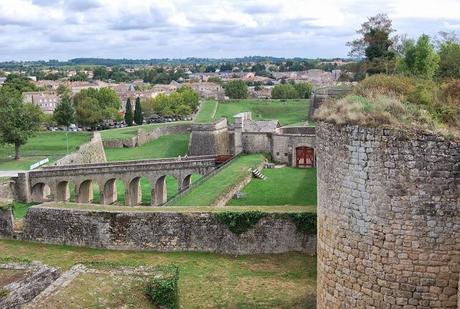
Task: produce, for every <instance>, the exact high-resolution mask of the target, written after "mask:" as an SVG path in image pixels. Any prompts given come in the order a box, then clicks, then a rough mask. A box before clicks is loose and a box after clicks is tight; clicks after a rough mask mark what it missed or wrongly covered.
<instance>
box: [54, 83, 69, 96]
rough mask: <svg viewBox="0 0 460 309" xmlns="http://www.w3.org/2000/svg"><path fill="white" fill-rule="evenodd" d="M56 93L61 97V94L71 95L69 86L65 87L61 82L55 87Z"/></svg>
mask: <svg viewBox="0 0 460 309" xmlns="http://www.w3.org/2000/svg"><path fill="white" fill-rule="evenodd" d="M56 93H57V95H58V96H60V97H61V98H62V96H64V95H66V96H69V97H70V96H71V95H72V91H71V90H70V89H69V87H66V86H64V85H62V84H60V85H59V86H58V87H57V89H56Z"/></svg>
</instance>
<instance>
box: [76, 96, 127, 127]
mask: <svg viewBox="0 0 460 309" xmlns="http://www.w3.org/2000/svg"><path fill="white" fill-rule="evenodd" d="M88 98H89V99H91V100H90V101H88ZM88 102H92V103H94V104H95V106H91V110H92V111H95V112H96V114H95V115H94V117H93V116H91V115H89V114H88V113H86V112H84V111H83V110H82V109H79V107H80V105H82V104H83V105H84V106H87V104H88ZM73 104H74V107H75V110H76V111H77V112H78V110H80V111H81V113H80V114H79V116H78V117H77V120H78V121H79V122H78V123H81V124H84V125H89V126H92V127H94V125H95V124H97V123H94V121H95V120H96V119H100V122H102V121H103V120H105V119H115V118H116V117H117V113H116V112H115V111H118V110H119V109H120V106H121V101H120V99H119V98H118V96H117V94H116V92H115V91H114V90H113V89H110V88H101V89H95V88H89V89H83V90H81V91H80V92H79V93H77V94H76V95H75V96H74V97H73ZM85 116H88V117H89V118H88V119H83V117H85Z"/></svg>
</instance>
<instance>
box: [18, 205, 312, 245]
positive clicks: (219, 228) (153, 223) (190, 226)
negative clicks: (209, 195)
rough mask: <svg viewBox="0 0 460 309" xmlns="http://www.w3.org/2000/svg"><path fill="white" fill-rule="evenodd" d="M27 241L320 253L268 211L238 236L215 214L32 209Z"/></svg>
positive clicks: (292, 226)
mask: <svg viewBox="0 0 460 309" xmlns="http://www.w3.org/2000/svg"><path fill="white" fill-rule="evenodd" d="M22 237H23V238H24V239H27V240H34V241H39V242H45V243H51V244H69V245H77V246H89V247H98V248H111V249H130V250H131V249H133V250H155V251H201V252H217V253H226V254H259V253H282V252H288V251H299V252H305V253H308V254H315V252H316V236H315V235H305V234H302V233H299V232H297V229H296V226H295V224H294V223H293V222H292V221H290V220H289V219H284V218H277V217H276V216H274V215H268V216H267V217H264V218H262V219H260V221H259V222H258V223H257V224H256V225H255V227H254V228H253V229H251V230H249V231H247V232H246V233H243V234H241V235H240V236H237V235H235V234H233V233H232V232H231V231H230V230H229V229H228V227H227V226H226V225H225V224H223V223H221V222H220V221H218V220H217V219H216V217H215V215H214V214H213V213H204V212H203V213H195V212H194V213H172V212H135V211H132V212H131V211H130V212H128V211H118V212H117V211H113V212H106V211H88V210H76V209H70V210H69V209H58V208H45V207H43V208H41V207H32V208H30V209H29V212H28V213H27V216H26V218H25V224H24V231H23V236H22Z"/></svg>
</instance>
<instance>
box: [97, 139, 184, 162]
mask: <svg viewBox="0 0 460 309" xmlns="http://www.w3.org/2000/svg"><path fill="white" fill-rule="evenodd" d="M189 139H190V134H188V133H186V134H172V135H164V136H162V137H160V138H158V139H156V140H154V141H151V142H149V143H147V144H144V145H142V146H140V147H133V148H106V149H105V155H106V157H107V161H127V160H142V159H154V158H169V157H177V156H179V155H180V156H184V155H185V154H186V153H187V151H188V142H189Z"/></svg>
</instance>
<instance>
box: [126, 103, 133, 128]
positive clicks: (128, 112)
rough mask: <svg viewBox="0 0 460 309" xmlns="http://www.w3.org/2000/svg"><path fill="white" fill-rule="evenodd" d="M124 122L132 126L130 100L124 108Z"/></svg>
mask: <svg viewBox="0 0 460 309" xmlns="http://www.w3.org/2000/svg"><path fill="white" fill-rule="evenodd" d="M125 122H126V124H127V125H128V126H132V125H133V107H132V106H131V100H130V99H129V98H128V100H127V101H126V107H125Z"/></svg>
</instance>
